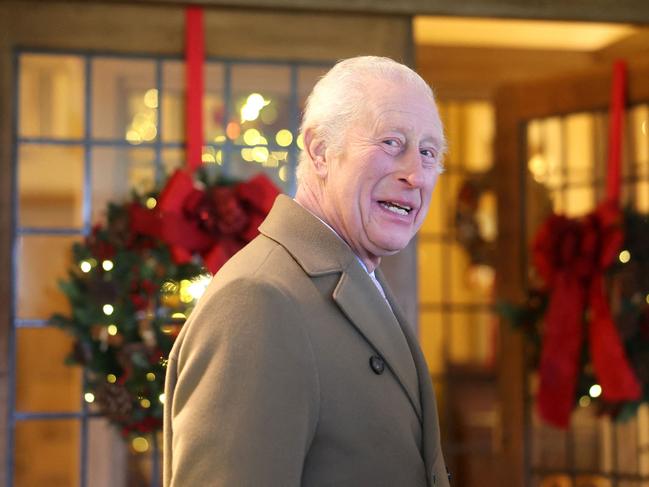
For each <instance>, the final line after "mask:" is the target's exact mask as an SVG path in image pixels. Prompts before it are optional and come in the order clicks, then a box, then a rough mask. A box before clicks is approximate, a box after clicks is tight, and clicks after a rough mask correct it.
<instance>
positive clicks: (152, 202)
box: [144, 196, 158, 210]
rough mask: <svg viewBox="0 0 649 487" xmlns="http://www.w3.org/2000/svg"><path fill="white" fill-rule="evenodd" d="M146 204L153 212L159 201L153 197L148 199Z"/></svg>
mask: <svg viewBox="0 0 649 487" xmlns="http://www.w3.org/2000/svg"><path fill="white" fill-rule="evenodd" d="M144 204H145V205H146V207H147V208H148V209H149V210H153V209H154V208H155V207H156V206H157V204H158V201H157V200H156V199H155V198H154V197H153V196H150V197H149V198H147V199H146V202H145V203H144Z"/></svg>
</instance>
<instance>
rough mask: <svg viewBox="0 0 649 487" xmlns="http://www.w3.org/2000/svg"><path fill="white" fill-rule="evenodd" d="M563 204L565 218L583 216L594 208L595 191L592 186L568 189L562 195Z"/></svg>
mask: <svg viewBox="0 0 649 487" xmlns="http://www.w3.org/2000/svg"><path fill="white" fill-rule="evenodd" d="M564 202H565V207H564V212H565V214H566V216H568V217H580V216H584V215H585V214H586V213H588V212H590V211H592V210H593V208H595V203H596V202H595V189H594V188H593V187H592V186H583V187H575V188H568V189H566V191H565V193H564Z"/></svg>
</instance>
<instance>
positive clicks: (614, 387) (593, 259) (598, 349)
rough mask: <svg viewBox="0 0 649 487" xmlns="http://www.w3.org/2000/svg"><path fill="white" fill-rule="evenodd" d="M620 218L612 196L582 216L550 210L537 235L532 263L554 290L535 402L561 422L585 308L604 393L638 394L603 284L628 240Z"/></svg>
mask: <svg viewBox="0 0 649 487" xmlns="http://www.w3.org/2000/svg"><path fill="white" fill-rule="evenodd" d="M621 222H622V215H621V212H620V210H619V209H618V206H617V204H616V202H615V201H613V200H609V201H608V202H606V203H603V204H601V205H600V206H599V207H598V208H597V209H596V210H595V211H594V212H593V213H591V214H589V215H587V216H586V217H585V218H583V219H582V220H579V221H577V220H571V219H568V218H566V217H563V216H558V215H553V216H552V217H550V218H549V219H548V220H547V221H546V222H545V224H544V225H543V226H542V227H541V228H540V229H539V231H538V233H537V235H536V237H535V240H534V244H533V259H534V265H535V266H536V268H537V270H538V271H539V273H540V275H541V277H543V279H544V280H545V282H546V283H547V285H548V286H549V287H550V289H551V294H550V303H549V308H548V311H547V314H546V319H545V334H544V338H543V347H542V352H541V365H540V386H539V393H538V397H537V404H538V408H539V412H540V414H541V415H542V416H543V418H544V419H546V420H547V421H549V422H550V423H552V424H555V425H556V426H559V427H562V428H566V427H568V424H569V422H570V412H571V411H572V408H573V406H574V398H575V388H576V382H577V377H578V371H579V361H580V353H581V344H582V335H583V323H584V313H585V312H586V316H587V318H586V320H587V322H588V341H589V344H590V355H591V359H592V362H593V366H594V370H595V376H596V378H597V380H598V381H599V384H600V385H601V387H602V397H603V398H604V399H606V400H607V401H611V402H617V401H624V400H637V399H639V398H640V395H641V389H640V384H639V382H638V380H637V378H636V376H635V374H634V372H633V370H632V369H631V367H630V365H629V363H628V361H627V359H626V355H625V353H624V349H623V347H622V343H621V341H620V337H619V335H618V333H617V329H616V327H615V323H614V322H613V318H612V317H611V311H610V308H609V305H608V301H607V297H606V294H605V290H604V271H605V270H606V268H607V267H608V266H610V265H611V264H612V263H613V261H614V259H615V258H616V257H617V255H618V252H619V250H620V248H621V245H622V243H623V240H624V235H623V232H622V229H621Z"/></svg>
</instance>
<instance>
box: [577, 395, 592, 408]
mask: <svg viewBox="0 0 649 487" xmlns="http://www.w3.org/2000/svg"><path fill="white" fill-rule="evenodd" d="M579 406H581V407H582V408H587V407H588V406H590V397H588V396H581V397H580V398H579Z"/></svg>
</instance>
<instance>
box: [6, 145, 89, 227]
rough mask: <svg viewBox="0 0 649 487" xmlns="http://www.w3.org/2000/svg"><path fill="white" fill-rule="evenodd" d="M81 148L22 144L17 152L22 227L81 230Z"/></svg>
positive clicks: (20, 221) (82, 162)
mask: <svg viewBox="0 0 649 487" xmlns="http://www.w3.org/2000/svg"><path fill="white" fill-rule="evenodd" d="M83 156H84V154H83V148H82V147H79V146H70V147H66V146H52V145H28V144H23V145H21V146H20V149H19V151H18V192H19V220H18V223H19V225H20V226H22V227H49V228H51V227H67V228H80V227H81V226H82V223H83V221H82V220H83V164H84V161H83Z"/></svg>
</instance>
